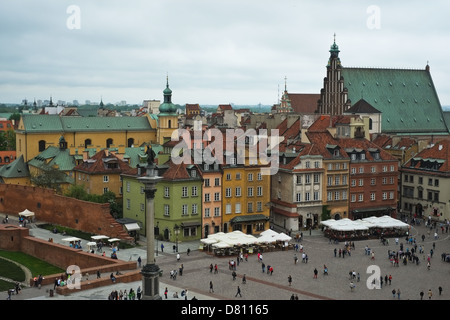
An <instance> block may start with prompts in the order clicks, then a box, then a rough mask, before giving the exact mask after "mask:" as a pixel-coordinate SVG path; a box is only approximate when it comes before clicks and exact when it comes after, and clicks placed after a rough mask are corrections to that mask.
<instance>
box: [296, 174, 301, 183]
mask: <svg viewBox="0 0 450 320" xmlns="http://www.w3.org/2000/svg"><path fill="white" fill-rule="evenodd" d="M297 184H302V176H301V175H298V176H297Z"/></svg>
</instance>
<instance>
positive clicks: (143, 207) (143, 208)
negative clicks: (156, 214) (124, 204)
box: [140, 203, 145, 211]
mask: <svg viewBox="0 0 450 320" xmlns="http://www.w3.org/2000/svg"><path fill="white" fill-rule="evenodd" d="M140 207H141V211H145V204H143V203H141V205H140Z"/></svg>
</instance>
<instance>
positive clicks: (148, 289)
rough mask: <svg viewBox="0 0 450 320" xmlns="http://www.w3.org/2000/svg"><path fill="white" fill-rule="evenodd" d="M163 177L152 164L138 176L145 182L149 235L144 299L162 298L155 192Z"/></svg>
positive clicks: (146, 220) (144, 272)
mask: <svg viewBox="0 0 450 320" xmlns="http://www.w3.org/2000/svg"><path fill="white" fill-rule="evenodd" d="M161 179H162V178H161V177H158V176H156V175H155V172H154V168H153V167H152V166H148V167H147V175H146V176H145V177H141V178H138V180H139V181H140V182H142V183H143V184H144V186H145V187H144V192H145V199H146V206H145V217H146V218H145V228H146V237H147V263H146V264H145V265H144V266H143V268H142V270H141V274H142V300H161V296H160V295H159V273H160V269H159V267H158V266H157V265H156V261H155V203H154V200H155V193H156V184H157V183H158V181H159V180H161Z"/></svg>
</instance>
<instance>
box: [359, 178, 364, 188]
mask: <svg viewBox="0 0 450 320" xmlns="http://www.w3.org/2000/svg"><path fill="white" fill-rule="evenodd" d="M363 185H364V180H363V179H359V186H360V187H362V186H363Z"/></svg>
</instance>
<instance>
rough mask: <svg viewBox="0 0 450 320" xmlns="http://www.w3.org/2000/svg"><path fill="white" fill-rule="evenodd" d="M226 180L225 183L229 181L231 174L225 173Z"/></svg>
mask: <svg viewBox="0 0 450 320" xmlns="http://www.w3.org/2000/svg"><path fill="white" fill-rule="evenodd" d="M226 179H227V181H230V180H231V174H230V173H227V175H226Z"/></svg>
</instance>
